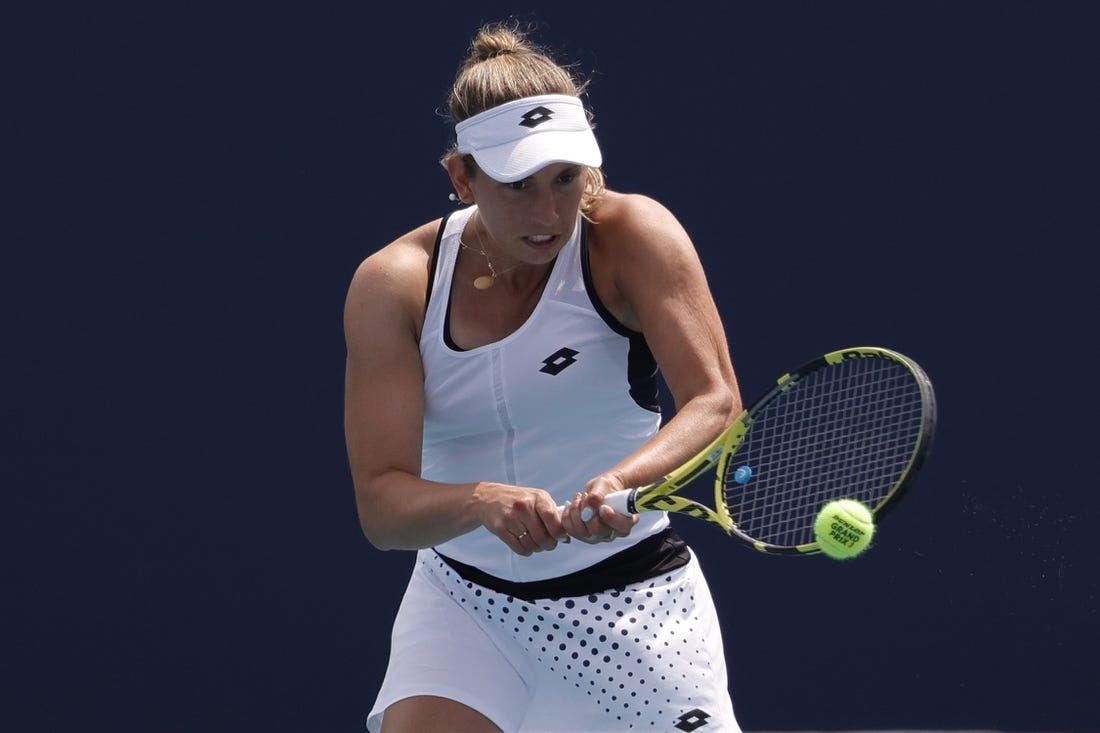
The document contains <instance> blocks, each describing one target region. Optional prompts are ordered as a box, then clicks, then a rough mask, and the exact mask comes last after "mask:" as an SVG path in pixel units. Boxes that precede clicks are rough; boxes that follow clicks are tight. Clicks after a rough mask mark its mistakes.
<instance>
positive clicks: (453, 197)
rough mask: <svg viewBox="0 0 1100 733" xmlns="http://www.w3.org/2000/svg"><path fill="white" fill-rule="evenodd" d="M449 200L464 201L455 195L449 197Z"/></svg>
mask: <svg viewBox="0 0 1100 733" xmlns="http://www.w3.org/2000/svg"><path fill="white" fill-rule="evenodd" d="M447 198H449V199H450V200H451V201H461V200H462V199H460V198H459V197H458V195H457V194H453V193H452V194H451V195H450V196H448V197H447Z"/></svg>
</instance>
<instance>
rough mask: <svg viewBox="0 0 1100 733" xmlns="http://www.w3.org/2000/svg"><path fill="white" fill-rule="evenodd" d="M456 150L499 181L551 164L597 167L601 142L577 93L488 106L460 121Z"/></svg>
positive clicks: (520, 178) (514, 179)
mask: <svg viewBox="0 0 1100 733" xmlns="http://www.w3.org/2000/svg"><path fill="white" fill-rule="evenodd" d="M455 132H456V133H457V135H458V147H457V148H456V150H457V151H458V152H459V153H461V154H463V155H472V156H474V160H475V161H477V165H478V167H479V168H481V170H483V171H485V173H486V174H487V175H488V176H489V177H490V178H492V179H494V180H497V181H500V182H502V183H514V182H515V181H522V180H523V179H524V178H527V177H528V176H530V175H531V174H532V173H534V172H535V171H537V170H540V169H541V168H545V167H546V166H548V165H550V164H551V163H574V164H576V165H584V166H588V167H590V168H598V167H599V166H600V164H601V163H602V162H603V156H601V155H600V146H599V145H598V144H597V143H596V136H595V135H593V134H592V127H591V126H590V125H589V124H588V116H587V115H586V114H585V111H584V105H583V104H582V103H581V100H580V99H578V98H577V97H571V96H568V95H565V94H543V95H540V96H537V97H524V98H523V99H517V100H515V101H514V102H507V103H505V104H502V105H500V106H498V107H493V108H492V109H488V110H486V111H484V112H482V113H481V114H477V115H474V116H473V117H471V118H469V119H467V120H463V121H462V122H459V123H458V124H457V125H456V126H455Z"/></svg>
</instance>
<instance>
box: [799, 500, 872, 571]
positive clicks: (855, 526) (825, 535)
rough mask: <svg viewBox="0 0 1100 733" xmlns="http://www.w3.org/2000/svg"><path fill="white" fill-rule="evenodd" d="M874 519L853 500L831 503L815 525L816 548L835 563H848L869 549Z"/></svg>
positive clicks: (822, 511) (861, 505) (823, 510)
mask: <svg viewBox="0 0 1100 733" xmlns="http://www.w3.org/2000/svg"><path fill="white" fill-rule="evenodd" d="M874 534H875V519H874V517H873V516H872V515H871V510H870V509H868V508H867V507H866V506H864V505H863V504H861V503H860V502H858V501H856V500H854V499H838V500H837V501H830V502H829V503H828V504H826V505H825V506H824V507H822V509H821V511H820V512H818V515H817V521H815V522H814V535H815V536H816V537H817V546H818V547H820V548H821V551H822V552H824V553H825V554H826V555H828V556H829V557H831V558H833V559H834V560H847V559H848V558H851V557H855V556H856V555H859V554H860V553H862V552H863V551H864V550H866V549H867V548H868V547H870V545H871V538H872V537H873V536H874Z"/></svg>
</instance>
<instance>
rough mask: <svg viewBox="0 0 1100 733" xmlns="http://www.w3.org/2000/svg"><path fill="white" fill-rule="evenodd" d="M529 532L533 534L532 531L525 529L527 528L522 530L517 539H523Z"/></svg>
mask: <svg viewBox="0 0 1100 733" xmlns="http://www.w3.org/2000/svg"><path fill="white" fill-rule="evenodd" d="M529 534H531V533H530V532H529V531H527V530H526V529H525V530H523V531H522V532H520V533H519V534H517V535H516V539H517V540H522V539H523V538H524V537H526V536H527V535H529Z"/></svg>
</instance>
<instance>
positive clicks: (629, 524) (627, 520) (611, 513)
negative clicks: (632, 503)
mask: <svg viewBox="0 0 1100 733" xmlns="http://www.w3.org/2000/svg"><path fill="white" fill-rule="evenodd" d="M599 515H600V519H601V520H602V521H603V523H604V524H606V525H607V526H608V527H610V528H611V529H613V530H614V531H615V533H616V534H617V535H618V536H619V537H626V536H627V535H629V534H630V530H632V529H633V528H634V525H635V524H637V523H638V519H639V518H640V517H639V516H638V515H637V514H619V513H618V512H616V511H615V510H614V509H612V508H611V507H610V506H608V505H607V504H604V505H602V506H601V507H600V511H599Z"/></svg>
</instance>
